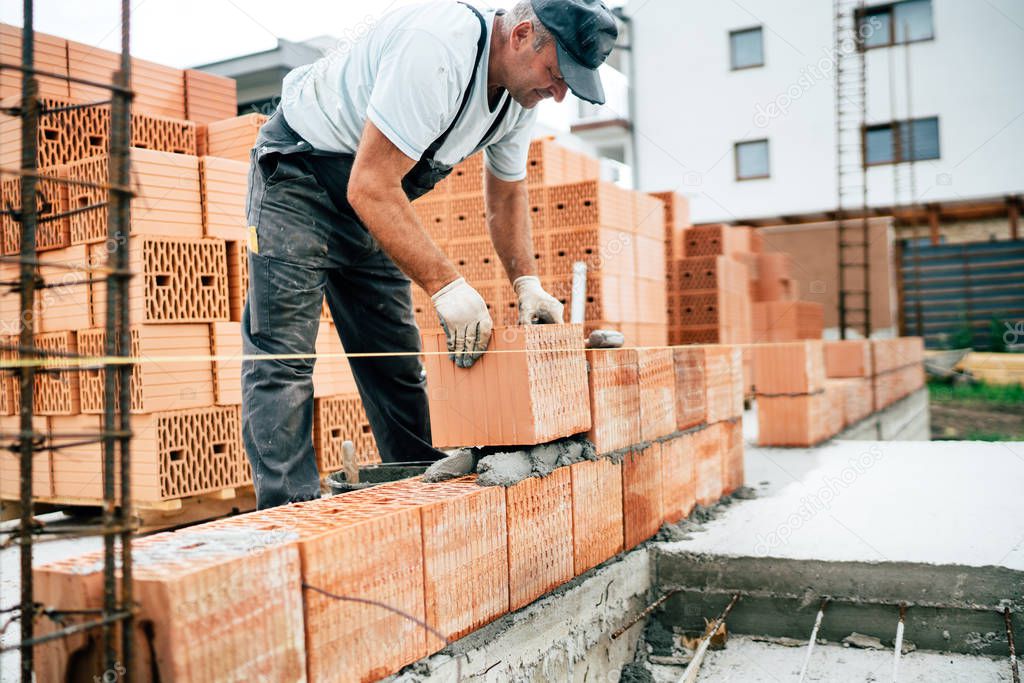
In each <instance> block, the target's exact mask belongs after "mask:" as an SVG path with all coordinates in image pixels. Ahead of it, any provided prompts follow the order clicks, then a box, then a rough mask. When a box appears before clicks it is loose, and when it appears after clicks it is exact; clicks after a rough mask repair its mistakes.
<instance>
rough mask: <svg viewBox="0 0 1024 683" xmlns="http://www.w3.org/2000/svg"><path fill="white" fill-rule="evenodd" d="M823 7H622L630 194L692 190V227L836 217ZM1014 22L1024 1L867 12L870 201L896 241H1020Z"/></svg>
mask: <svg viewBox="0 0 1024 683" xmlns="http://www.w3.org/2000/svg"><path fill="white" fill-rule="evenodd" d="M832 12H833V3H832V2H829V1H827V0H822V1H820V2H798V1H797V0H781V1H780V0H746V1H745V2H743V3H735V2H733V3H728V2H726V3H723V2H714V1H713V0H691V1H688V2H678V1H676V0H632V1H631V2H629V3H628V4H627V6H626V9H625V14H626V16H628V18H629V19H628V20H629V23H630V30H629V32H630V34H631V36H630V43H631V44H632V46H633V47H632V50H631V55H630V56H631V57H632V58H633V59H634V65H633V68H632V69H630V72H629V73H630V75H631V78H632V83H631V85H632V92H633V95H632V104H633V108H632V109H631V110H630V111H629V116H628V117H627V122H626V125H627V126H628V125H629V123H630V122H631V124H632V126H633V128H634V133H633V140H634V143H635V149H634V150H633V153H632V155H631V162H632V164H633V166H634V167H635V173H636V182H637V186H638V187H639V188H641V189H648V190H663V189H674V190H677V191H679V192H682V193H684V194H686V195H687V196H689V197H690V199H691V210H692V216H693V220H694V222H696V223H701V222H718V221H722V222H732V223H747V224H754V225H771V224H781V223H797V222H807V221H821V220H827V219H829V218H832V217H833V211H834V209H835V206H836V175H837V171H836V150H835V129H836V125H835V109H836V107H835V74H834V66H835V61H836V60H835V50H834V37H833V17H832ZM1021 26H1024V6H1022V5H1021V4H1020V3H1013V2H1005V1H1000V0H993V1H992V2H986V3H964V2H961V1H960V0H903V1H901V2H895V3H877V2H871V3H867V7H866V9H865V10H863V13H862V15H861V35H862V37H863V39H862V46H861V48H862V49H864V50H865V51H866V52H865V55H864V56H865V73H866V87H867V121H866V123H867V125H866V127H865V129H864V134H863V141H864V146H865V148H866V157H867V164H868V169H867V178H868V187H869V196H868V204H869V206H870V207H871V212H872V214H874V215H884V214H892V213H895V215H896V216H897V219H898V220H897V227H896V230H897V234H898V235H900V234H901V233H902V234H903V235H904V236H907V235H909V233H910V232H911V230H916V231H918V234H921V235H923V236H927V237H929V238H930V239H932V240H934V241H940V240H941V241H950V242H952V241H978V240H988V239H1006V238H1009V237H1010V236H1011V234H1013V235H1016V234H1019V233H1018V232H1017V224H1018V221H1019V218H1018V217H1019V213H1020V208H1021V193H1022V191H1024V164H1022V163H1021V151H1022V150H1024V91H1022V90H1021V88H1019V87H1018V86H1017V84H1018V83H1019V80H1020V70H1021V67H1022V66H1024V31H1022V29H1021ZM911 207H913V208H914V211H911V210H910V208H911ZM911 226H916V227H915V228H912V227H911Z"/></svg>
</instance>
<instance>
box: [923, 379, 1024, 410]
mask: <svg viewBox="0 0 1024 683" xmlns="http://www.w3.org/2000/svg"><path fill="white" fill-rule="evenodd" d="M928 394H929V396H930V397H931V400H933V401H935V402H937V403H952V402H956V403H977V404H985V405H991V406H1012V407H1014V408H1020V406H1022V405H1024V386H1021V385H1020V384H986V383H985V382H978V383H976V384H947V383H945V382H928Z"/></svg>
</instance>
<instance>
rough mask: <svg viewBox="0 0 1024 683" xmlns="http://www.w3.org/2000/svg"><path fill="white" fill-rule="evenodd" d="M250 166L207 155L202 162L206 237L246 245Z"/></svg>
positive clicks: (204, 231)
mask: <svg viewBox="0 0 1024 683" xmlns="http://www.w3.org/2000/svg"><path fill="white" fill-rule="evenodd" d="M248 175H249V164H248V163H246V162H242V161H235V160H233V159H221V158H219V157H212V156H205V157H200V159H199V187H200V190H201V195H200V196H201V201H202V209H203V235H204V236H205V237H219V238H220V239H224V240H238V241H242V242H244V241H245V240H247V239H248V237H249V231H248V229H247V226H248V223H247V221H246V216H245V209H246V204H245V194H246V179H247V177H248Z"/></svg>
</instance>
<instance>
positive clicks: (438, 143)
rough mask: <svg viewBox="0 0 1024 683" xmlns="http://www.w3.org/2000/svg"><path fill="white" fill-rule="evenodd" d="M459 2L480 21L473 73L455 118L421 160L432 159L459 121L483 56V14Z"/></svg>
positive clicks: (485, 25)
mask: <svg viewBox="0 0 1024 683" xmlns="http://www.w3.org/2000/svg"><path fill="white" fill-rule="evenodd" d="M459 4H460V5H466V7H468V8H469V9H470V10H472V11H473V14H475V15H476V18H477V19H478V20H479V21H480V38H479V39H478V40H477V41H476V61H475V62H473V73H472V74H471V75H470V77H469V84H468V85H466V91H465V92H464V93H463V94H462V104H460V105H459V110H458V111H457V112H456V113H455V118H454V119H452V123H451V125H450V126H448V129H447V130H445V132H443V133H441V137H439V138H437V139H436V140H434V141H433V142H432V143H430V146H429V147H427V149H426V150H425V151H424V152H423V156H422V157H421V159H420V160H421V161H423V160H426V161H432V160H433V159H434V155H435V154H437V150H439V149H441V145H443V144H444V141H445V140H447V139H448V135H449V133H451V132H452V129H454V128H455V124H456V123H458V122H459V118H460V117H461V116H462V112H463V111H464V110H465V109H466V104H467V103H468V102H469V94H470V91H471V90H472V89H473V84H474V83H475V82H476V72H477V70H478V69H479V68H480V60H481V59H482V58H483V54H484V47H485V46H486V43H487V24H486V23H484V15H482V14H480V11H479V10H478V9H477V8H476V7H473V6H472V5H469V4H467V3H465V2H460V3H459Z"/></svg>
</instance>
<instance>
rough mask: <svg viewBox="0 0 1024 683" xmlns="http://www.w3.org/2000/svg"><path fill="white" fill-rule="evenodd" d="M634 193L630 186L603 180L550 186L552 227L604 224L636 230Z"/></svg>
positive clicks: (553, 228)
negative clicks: (626, 186) (626, 187)
mask: <svg viewBox="0 0 1024 683" xmlns="http://www.w3.org/2000/svg"><path fill="white" fill-rule="evenodd" d="M633 221H634V215H633V197H632V194H631V192H630V191H629V190H625V189H622V188H620V187H618V186H617V185H614V184H612V183H609V182H605V181H600V180H588V181H584V182H577V183H568V184H563V185H552V186H549V187H548V216H547V222H548V227H549V229H551V230H557V229H559V228H566V227H573V226H589V225H600V226H601V227H603V228H611V229H619V230H624V231H626V232H631V231H633V230H634V224H633Z"/></svg>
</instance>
